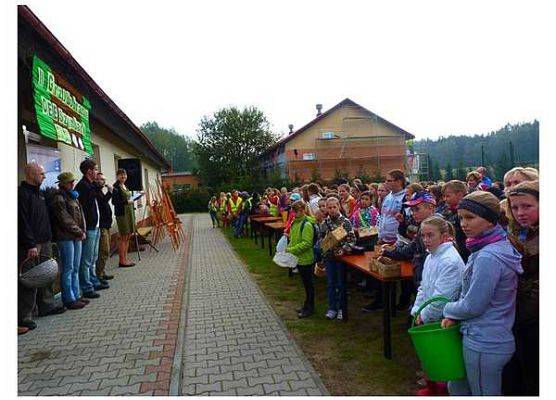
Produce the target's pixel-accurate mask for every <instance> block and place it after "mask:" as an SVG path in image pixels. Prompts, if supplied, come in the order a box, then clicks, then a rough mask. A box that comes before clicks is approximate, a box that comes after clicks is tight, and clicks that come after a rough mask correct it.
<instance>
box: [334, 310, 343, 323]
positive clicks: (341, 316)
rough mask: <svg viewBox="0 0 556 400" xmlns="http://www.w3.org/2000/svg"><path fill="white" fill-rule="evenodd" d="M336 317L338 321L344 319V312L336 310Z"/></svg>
mask: <svg viewBox="0 0 556 400" xmlns="http://www.w3.org/2000/svg"><path fill="white" fill-rule="evenodd" d="M336 319H337V320H338V321H343V320H344V313H343V312H342V310H338V314H336Z"/></svg>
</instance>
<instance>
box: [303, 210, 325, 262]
mask: <svg viewBox="0 0 556 400" xmlns="http://www.w3.org/2000/svg"><path fill="white" fill-rule="evenodd" d="M307 222H308V223H309V224H311V225H313V256H314V258H315V262H316V263H319V262H321V261H322V250H321V248H320V246H319V245H318V244H317V242H318V239H319V226H318V225H317V224H313V223H312V222H311V221H308V220H307V219H304V220H303V222H301V229H300V230H299V234H300V235H301V236H302V235H303V228H304V227H305V224H306V223H307Z"/></svg>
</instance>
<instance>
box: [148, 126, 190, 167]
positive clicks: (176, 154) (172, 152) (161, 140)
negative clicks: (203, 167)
mask: <svg viewBox="0 0 556 400" xmlns="http://www.w3.org/2000/svg"><path fill="white" fill-rule="evenodd" d="M140 129H141V131H142V132H143V133H144V134H145V135H146V136H147V137H148V138H149V139H150V141H151V142H152V143H153V145H154V147H156V149H157V150H158V151H159V152H160V153H161V154H162V155H163V156H164V158H166V159H167V160H168V161H169V162H170V164H172V170H173V171H175V172H180V171H193V172H195V170H196V169H197V160H196V159H195V154H193V140H191V139H190V138H188V137H185V136H183V135H181V134H179V133H178V132H176V131H175V130H174V129H167V128H163V127H161V126H159V125H158V123H156V122H155V121H151V122H146V123H144V124H143V125H141V128H140Z"/></svg>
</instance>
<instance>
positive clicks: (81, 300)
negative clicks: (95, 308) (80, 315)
mask: <svg viewBox="0 0 556 400" xmlns="http://www.w3.org/2000/svg"><path fill="white" fill-rule="evenodd" d="M77 301H79V302H81V303H85V304H89V303H90V302H91V300H87V299H86V298H84V297H80V298H78V299H77Z"/></svg>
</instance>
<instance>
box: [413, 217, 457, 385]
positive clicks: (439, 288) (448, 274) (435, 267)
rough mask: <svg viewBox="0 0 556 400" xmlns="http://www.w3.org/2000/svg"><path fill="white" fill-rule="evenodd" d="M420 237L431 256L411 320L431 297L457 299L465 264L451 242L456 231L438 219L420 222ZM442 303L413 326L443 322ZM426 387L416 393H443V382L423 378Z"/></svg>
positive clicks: (427, 309) (433, 305)
mask: <svg viewBox="0 0 556 400" xmlns="http://www.w3.org/2000/svg"><path fill="white" fill-rule="evenodd" d="M420 234H421V238H422V239H423V243H424V245H425V247H426V249H427V251H428V252H429V253H430V254H429V255H428V256H427V258H426V259H425V264H424V267H423V277H422V280H421V283H420V285H419V288H418V289H417V297H416V298H415V303H414V304H413V308H412V309H411V315H412V316H413V317H415V316H416V314H417V313H418V310H419V308H420V307H421V306H422V305H423V304H424V303H425V302H426V301H427V300H428V299H430V298H433V297H436V296H442V297H445V298H447V299H450V300H456V299H458V297H459V294H460V291H461V277H462V274H463V268H464V267H465V264H464V263H463V260H462V259H461V257H460V255H459V253H458V251H457V250H456V248H455V247H454V244H453V242H452V240H453V238H454V236H455V232H454V227H453V226H452V224H450V223H449V222H448V221H446V220H445V219H443V218H441V217H437V216H432V217H429V218H427V219H425V220H424V221H423V222H421V227H420ZM443 308H444V303H442V302H435V303H431V304H429V305H428V306H426V307H425V308H423V310H422V311H421V312H420V313H419V315H418V316H417V318H416V325H421V324H428V323H431V322H436V321H440V320H441V319H442V309H443ZM426 382H427V386H426V387H425V388H424V389H421V390H419V391H418V392H417V394H418V395H420V396H432V395H436V394H444V393H445V391H446V388H445V384H444V383H442V384H441V383H437V382H432V381H430V380H428V379H426Z"/></svg>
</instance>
